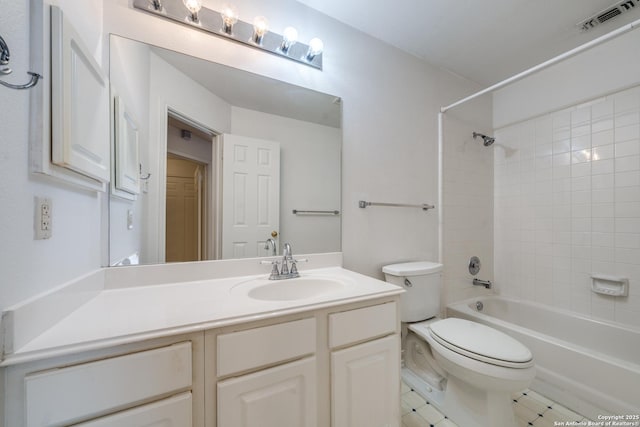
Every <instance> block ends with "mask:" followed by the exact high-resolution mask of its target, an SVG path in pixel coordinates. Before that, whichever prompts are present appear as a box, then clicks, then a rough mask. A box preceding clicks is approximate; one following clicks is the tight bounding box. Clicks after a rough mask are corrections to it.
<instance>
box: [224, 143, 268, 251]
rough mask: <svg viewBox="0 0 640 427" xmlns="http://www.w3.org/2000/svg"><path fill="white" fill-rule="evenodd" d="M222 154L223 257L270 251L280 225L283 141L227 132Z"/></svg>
mask: <svg viewBox="0 0 640 427" xmlns="http://www.w3.org/2000/svg"><path fill="white" fill-rule="evenodd" d="M222 157H223V160H222V258H225V259H226V258H249V257H255V256H264V255H268V253H267V251H266V250H265V249H264V245H265V242H266V241H267V239H269V238H271V235H272V234H271V233H272V232H274V231H275V232H276V233H277V232H278V230H279V226H280V143H278V142H275V141H267V140H263V139H256V138H248V137H245V136H238V135H230V134H225V135H224V136H223V153H222Z"/></svg>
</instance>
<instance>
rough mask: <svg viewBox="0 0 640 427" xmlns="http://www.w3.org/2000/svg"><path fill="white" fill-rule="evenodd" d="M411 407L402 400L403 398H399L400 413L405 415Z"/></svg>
mask: <svg viewBox="0 0 640 427" xmlns="http://www.w3.org/2000/svg"><path fill="white" fill-rule="evenodd" d="M411 410H412V408H411V407H410V406H409V405H408V404H407V402H405V401H404V399H402V400H400V415H406V414H408V413H409V412H411Z"/></svg>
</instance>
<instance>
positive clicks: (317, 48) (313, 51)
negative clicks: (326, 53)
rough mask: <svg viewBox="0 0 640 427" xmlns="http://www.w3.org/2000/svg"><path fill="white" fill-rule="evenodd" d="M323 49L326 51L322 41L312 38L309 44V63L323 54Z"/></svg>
mask: <svg viewBox="0 0 640 427" xmlns="http://www.w3.org/2000/svg"><path fill="white" fill-rule="evenodd" d="M322 49H324V43H322V40H320V39H319V38H317V37H315V38H312V39H311V41H310V42H309V50H308V51H307V61H313V58H315V57H316V56H317V55H320V54H321V53H322Z"/></svg>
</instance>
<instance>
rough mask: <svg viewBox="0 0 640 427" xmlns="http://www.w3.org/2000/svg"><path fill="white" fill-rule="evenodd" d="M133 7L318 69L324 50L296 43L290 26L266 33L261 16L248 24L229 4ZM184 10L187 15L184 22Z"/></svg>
mask: <svg viewBox="0 0 640 427" xmlns="http://www.w3.org/2000/svg"><path fill="white" fill-rule="evenodd" d="M133 7H134V8H135V9H139V10H142V11H144V12H147V13H150V14H152V15H155V16H157V17H162V18H164V19H169V20H171V21H174V22H176V23H180V24H182V25H188V26H191V27H195V28H197V29H199V30H202V31H206V32H207V33H209V34H213V35H216V36H219V37H224V38H226V39H229V40H232V41H235V42H237V43H241V44H244V45H245V46H250V47H252V48H254V49H260V50H262V51H266V52H269V53H271V54H274V55H278V56H281V57H283V58H287V59H290V60H292V61H296V62H298V63H300V64H304V65H307V66H310V67H313V68H317V69H319V70H322V53H323V49H324V47H323V43H322V41H321V40H320V39H318V38H314V39H311V41H310V42H309V45H306V44H304V43H300V42H299V41H298V31H297V30H296V29H295V28H293V27H287V28H285V29H284V34H283V35H279V34H277V33H274V32H272V31H269V23H268V21H267V19H266V18H265V17H263V16H258V17H256V18H255V19H254V20H253V23H252V24H250V23H248V22H245V21H242V20H240V19H239V15H238V10H237V9H236V8H235V7H234V6H233V5H231V4H224V5H223V6H222V10H221V11H219V12H217V11H215V10H212V9H208V8H206V7H202V0H133ZM185 8H186V9H187V10H188V13H189V14H188V15H187V17H186V19H185Z"/></svg>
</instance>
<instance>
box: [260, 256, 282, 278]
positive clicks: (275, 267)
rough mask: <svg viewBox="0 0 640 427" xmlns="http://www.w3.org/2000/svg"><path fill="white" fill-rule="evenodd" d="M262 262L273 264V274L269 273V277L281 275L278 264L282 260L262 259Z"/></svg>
mask: <svg viewBox="0 0 640 427" xmlns="http://www.w3.org/2000/svg"><path fill="white" fill-rule="evenodd" d="M260 264H271V274H270V275H269V279H272V278H276V277H278V276H279V275H280V272H279V271H278V265H279V264H280V261H278V260H276V259H274V260H273V261H266V260H263V261H260Z"/></svg>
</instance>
